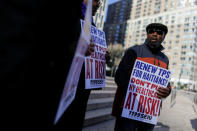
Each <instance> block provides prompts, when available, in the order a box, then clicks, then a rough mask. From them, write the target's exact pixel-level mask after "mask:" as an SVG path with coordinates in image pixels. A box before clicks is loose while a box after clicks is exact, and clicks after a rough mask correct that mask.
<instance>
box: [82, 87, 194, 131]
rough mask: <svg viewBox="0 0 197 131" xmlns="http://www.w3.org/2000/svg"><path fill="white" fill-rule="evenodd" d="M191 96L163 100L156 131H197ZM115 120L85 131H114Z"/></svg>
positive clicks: (84, 130)
mask: <svg viewBox="0 0 197 131" xmlns="http://www.w3.org/2000/svg"><path fill="white" fill-rule="evenodd" d="M189 95H190V94H186V93H185V92H181V91H177V93H176V99H175V100H173V101H172V102H171V95H170V96H169V97H167V98H166V99H165V100H163V108H162V110H161V115H160V116H159V120H158V124H157V125H156V126H155V129H154V131H197V105H195V104H194V103H193V101H192V100H191V99H190V98H189ZM114 123H115V120H109V121H106V122H103V123H100V124H97V125H94V126H90V127H86V128H84V129H83V131H113V130H114Z"/></svg>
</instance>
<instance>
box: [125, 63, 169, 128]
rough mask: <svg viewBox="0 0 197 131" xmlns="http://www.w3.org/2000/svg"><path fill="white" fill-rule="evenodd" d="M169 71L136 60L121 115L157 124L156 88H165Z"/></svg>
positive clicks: (157, 101)
mask: <svg viewBox="0 0 197 131" xmlns="http://www.w3.org/2000/svg"><path fill="white" fill-rule="evenodd" d="M170 77H171V72H170V71H169V70H167V69H164V68H161V67H158V66H155V65H152V64H149V63H146V62H143V61H140V60H136V62H135V65H134V67H133V70H132V73H131V77H130V81H129V85H128V90H127V94H126V97H125V102H124V107H123V111H122V117H126V118H129V119H133V120H137V121H141V122H145V123H150V124H154V125H156V124H157V121H158V114H159V111H160V103H161V100H160V99H158V98H157V89H158V88H159V87H164V88H166V87H167V86H168V83H169V81H170Z"/></svg>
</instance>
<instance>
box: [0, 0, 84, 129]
mask: <svg viewBox="0 0 197 131" xmlns="http://www.w3.org/2000/svg"><path fill="white" fill-rule="evenodd" d="M81 2H82V0H77V1H70V2H69V6H71V7H75V8H66V7H65V5H66V2H63V1H61V0H57V1H52V0H1V1H0V6H1V9H2V13H1V14H2V15H1V22H0V59H1V61H0V87H1V93H2V94H1V96H2V97H3V98H2V99H1V107H2V108H1V109H3V111H2V112H1V118H2V119H3V122H2V124H1V125H2V126H1V127H2V128H3V129H5V128H6V129H7V130H9V128H11V129H12V128H14V129H26V130H29V128H31V129H34V128H35V129H38V128H39V129H46V130H48V129H49V128H50V127H52V125H53V121H54V118H55V114H56V111H57V107H58V104H59V100H60V97H61V93H62V90H63V87H64V84H65V80H66V76H67V73H68V70H69V68H70V64H71V61H72V58H73V54H74V50H75V46H76V45H75V44H74V43H77V41H78V37H79V33H80V32H79V31H78V28H80V24H79V20H80V16H81ZM67 4H68V3H67ZM67 18H68V19H67ZM4 126H5V127H4ZM3 129H2V130H3Z"/></svg>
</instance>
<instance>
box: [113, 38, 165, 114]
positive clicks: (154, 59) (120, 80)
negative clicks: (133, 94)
mask: <svg viewBox="0 0 197 131" xmlns="http://www.w3.org/2000/svg"><path fill="white" fill-rule="evenodd" d="M163 49H164V48H163V46H160V47H159V48H158V49H154V50H153V49H151V48H150V47H149V45H148V44H147V42H145V43H144V44H142V45H136V46H133V47H130V48H129V49H128V50H127V51H126V52H125V54H124V56H123V58H122V60H121V62H120V64H119V67H118V69H117V71H116V74H115V82H116V84H117V85H118V88H117V91H116V95H115V99H114V105H113V110H112V115H114V116H119V117H120V116H121V112H122V107H123V104H124V99H125V95H126V92H127V88H128V84H129V79H130V75H131V72H132V69H133V65H134V63H135V60H136V59H138V60H142V61H144V62H147V63H150V64H154V65H156V66H159V67H162V68H165V69H167V68H168V64H169V60H168V57H167V56H166V55H165V54H164V53H162V52H161V51H162V50H163Z"/></svg>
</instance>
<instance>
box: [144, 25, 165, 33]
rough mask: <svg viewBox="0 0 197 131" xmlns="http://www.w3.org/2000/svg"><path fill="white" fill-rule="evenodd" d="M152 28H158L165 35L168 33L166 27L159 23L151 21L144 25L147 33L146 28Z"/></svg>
mask: <svg viewBox="0 0 197 131" xmlns="http://www.w3.org/2000/svg"><path fill="white" fill-rule="evenodd" d="M153 28H156V29H160V30H162V31H164V33H165V35H166V34H167V33H168V27H167V26H165V25H163V24H161V23H151V24H149V25H148V26H147V27H146V32H147V33H148V30H149V29H153Z"/></svg>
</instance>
